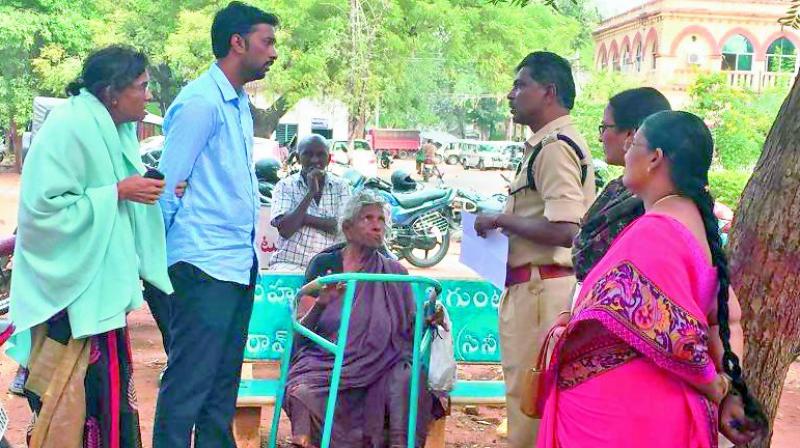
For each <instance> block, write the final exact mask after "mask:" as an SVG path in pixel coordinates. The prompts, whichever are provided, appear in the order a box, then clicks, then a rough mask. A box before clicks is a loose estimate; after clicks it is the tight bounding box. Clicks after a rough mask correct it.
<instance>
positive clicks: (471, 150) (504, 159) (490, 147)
mask: <svg viewBox="0 0 800 448" xmlns="http://www.w3.org/2000/svg"><path fill="white" fill-rule="evenodd" d="M507 143H513V142H485V141H474V142H469V143H463V144H462V145H461V147H462V152H461V164H462V165H463V166H464V169H465V170H467V169H470V168H477V169H479V170H485V169H488V168H499V169H502V170H505V169H508V167H509V165H510V163H511V156H510V154H509V153H508V151H506V150H505V147H506V146H507Z"/></svg>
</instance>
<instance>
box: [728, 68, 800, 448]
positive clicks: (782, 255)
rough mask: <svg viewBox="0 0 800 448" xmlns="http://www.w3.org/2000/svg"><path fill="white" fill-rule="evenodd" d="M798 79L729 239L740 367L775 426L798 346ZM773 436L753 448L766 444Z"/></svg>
mask: <svg viewBox="0 0 800 448" xmlns="http://www.w3.org/2000/svg"><path fill="white" fill-rule="evenodd" d="M798 116H800V82H798V80H795V84H794V87H793V88H792V91H791V92H790V93H789V96H788V97H787V98H786V100H785V101H784V103H783V106H782V107H781V110H780V112H779V113H778V116H777V119H776V121H775V123H774V124H773V125H772V129H771V130H770V132H769V135H768V136H767V140H766V142H765V144H764V151H763V153H762V154H761V158H760V159H759V162H758V165H757V166H756V169H755V171H754V173H753V176H752V178H751V179H750V181H749V182H748V184H747V187H746V188H745V191H744V194H743V195H742V200H741V202H740V204H739V209H738V211H737V213H736V218H735V220H734V225H733V233H732V235H731V247H730V251H731V254H732V256H731V260H730V266H731V277H732V281H733V286H734V288H735V290H736V293H737V295H738V296H739V300H740V301H741V305H742V324H743V327H744V333H745V359H744V364H743V365H744V367H743V370H744V372H745V378H746V380H747V384H748V385H749V387H750V389H751V390H752V391H753V393H754V394H755V396H756V397H757V398H758V399H759V401H760V402H761V403H762V404H763V405H764V409H765V411H766V413H767V416H768V418H769V421H770V422H774V420H775V415H776V413H777V409H778V401H779V400H780V396H781V390H782V388H783V383H784V381H785V379H786V374H787V372H788V370H789V366H790V364H791V363H792V361H793V360H794V359H795V357H796V356H797V351H798V348H800V297H799V296H800V227H799V226H797V223H798V222H800V151H798V148H800V121H798V120H797V117H798ZM771 438H772V433H771V432H770V434H769V437H767V438H766V439H765V440H764V441H762V442H761V443H757V444H751V445H750V446H751V447H759V448H761V447H768V446H769V445H770V440H771Z"/></svg>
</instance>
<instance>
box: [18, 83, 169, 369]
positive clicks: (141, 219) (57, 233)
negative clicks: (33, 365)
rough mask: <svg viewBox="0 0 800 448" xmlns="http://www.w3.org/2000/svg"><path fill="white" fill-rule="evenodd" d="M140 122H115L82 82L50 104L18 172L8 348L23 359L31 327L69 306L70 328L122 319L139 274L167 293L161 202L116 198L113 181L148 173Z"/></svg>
mask: <svg viewBox="0 0 800 448" xmlns="http://www.w3.org/2000/svg"><path fill="white" fill-rule="evenodd" d="M138 148H139V143H138V141H137V138H136V128H135V124H134V123H125V124H121V125H115V124H114V122H113V121H112V119H111V115H110V114H109V113H108V110H107V109H106V108H105V106H104V105H103V104H102V103H101V102H100V101H99V100H98V99H97V98H96V97H95V96H94V95H92V94H91V93H89V92H88V91H86V90H85V89H84V90H82V91H81V94H80V95H78V96H76V97H72V98H70V99H69V101H68V102H67V103H66V104H65V105H63V106H61V107H58V108H56V109H54V110H53V111H52V112H51V113H50V116H49V117H48V119H47V121H46V122H45V123H44V126H42V128H41V130H40V131H39V133H38V134H37V135H36V138H35V139H34V142H33V146H32V147H31V149H30V151H29V153H28V156H27V157H26V159H25V169H24V170H23V173H22V181H21V186H20V204H19V228H18V231H17V243H16V248H15V255H14V274H13V278H12V281H11V319H12V322H13V323H14V325H15V326H16V335H15V339H14V343H15V345H16V347H15V348H14V349H12V350H10V351H9V354H11V355H12V356H13V357H14V358H16V359H17V360H18V361H20V362H21V363H22V364H25V363H26V362H27V357H28V353H29V350H30V332H29V330H30V329H31V328H32V327H34V326H36V325H38V324H41V323H43V322H45V321H47V320H48V319H49V318H51V317H52V316H54V315H55V314H57V313H59V312H61V311H64V310H66V313H67V315H68V317H69V321H70V325H71V329H72V337H73V338H82V337H87V336H90V335H95V334H100V333H104V332H107V331H110V330H114V329H117V328H122V327H124V326H125V325H126V321H125V317H126V314H127V313H128V312H129V311H131V310H134V309H136V308H138V307H139V306H141V303H142V288H141V283H140V281H139V279H140V278H142V279H144V280H147V281H148V282H150V283H152V284H153V285H154V286H156V287H157V288H159V289H160V290H162V291H164V292H165V293H171V292H172V285H171V284H170V281H169V277H168V275H167V260H166V243H165V239H164V238H165V237H164V235H165V232H164V222H163V218H162V216H161V211H160V209H159V206H158V205H157V204H155V205H144V204H139V203H134V202H130V201H119V200H118V198H117V182H119V181H120V180H122V179H125V178H126V177H129V176H131V175H135V174H142V173H144V171H145V170H144V166H143V165H142V162H141V159H140V158H139V151H138Z"/></svg>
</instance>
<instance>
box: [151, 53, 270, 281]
mask: <svg viewBox="0 0 800 448" xmlns="http://www.w3.org/2000/svg"><path fill="white" fill-rule="evenodd" d="M164 135H165V136H166V141H165V143H164V152H163V154H162V156H161V162H160V164H159V170H160V171H161V172H163V173H164V175H165V176H166V182H167V185H166V187H165V189H164V194H163V195H162V196H161V199H160V200H159V202H160V203H161V209H162V211H163V214H164V223H165V225H166V229H167V262H168V263H169V265H170V266H172V265H173V264H175V263H177V262H179V261H184V262H187V263H190V264H192V265H194V266H196V267H197V268H199V269H201V270H202V271H204V272H205V273H206V274H208V275H210V276H212V277H214V278H216V279H218V280H223V281H230V282H235V283H239V284H243V285H246V284H248V283H249V282H250V270H251V268H252V267H253V261H254V259H255V254H256V248H255V226H256V223H257V222H258V212H259V201H258V194H257V192H258V183H257V181H256V175H255V171H254V167H253V117H252V116H251V115H250V102H249V99H248V97H247V94H246V93H245V92H244V91H243V90H241V91H240V92H236V90H235V89H234V88H233V86H232V85H231V83H230V82H229V81H228V78H226V77H225V74H224V73H223V72H222V70H221V69H220V68H219V67H218V66H217V64H213V65H212V66H211V68H210V69H209V70H208V71H207V72H205V73H203V74H202V75H201V76H200V77H199V78H197V79H196V80H194V81H192V82H191V83H189V84H188V85H187V86H186V87H184V88H183V89H182V90H181V92H180V94H179V95H178V97H177V98H175V101H173V103H172V105H171V106H170V107H169V110H167V114H166V117H164ZM183 180H186V181H187V182H188V184H189V185H188V187H187V189H186V193H185V194H184V196H183V198H181V199H178V198H177V197H176V196H175V186H176V185H177V184H178V182H180V181H183Z"/></svg>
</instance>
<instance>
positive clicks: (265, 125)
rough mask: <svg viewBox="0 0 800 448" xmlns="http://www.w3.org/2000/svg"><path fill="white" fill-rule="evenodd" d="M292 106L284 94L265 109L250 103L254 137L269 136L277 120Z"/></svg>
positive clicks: (275, 126)
mask: <svg viewBox="0 0 800 448" xmlns="http://www.w3.org/2000/svg"><path fill="white" fill-rule="evenodd" d="M292 106H293V104H289V101H288V100H287V99H286V95H281V96H280V97H279V98H278V99H277V100H275V102H274V103H272V105H271V106H270V107H269V108H267V109H259V108H257V107H255V106H253V104H252V103H251V104H250V112H251V113H252V114H253V130H254V133H255V135H256V137H264V138H269V137H270V136H271V135H272V133H273V132H275V130H276V129H278V122H279V121H280V120H281V117H283V116H284V115H285V114H286V112H288V111H289V109H290V108H291V107H292Z"/></svg>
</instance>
